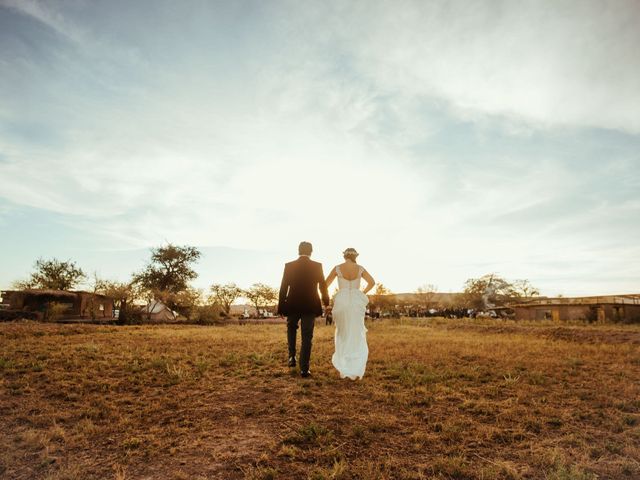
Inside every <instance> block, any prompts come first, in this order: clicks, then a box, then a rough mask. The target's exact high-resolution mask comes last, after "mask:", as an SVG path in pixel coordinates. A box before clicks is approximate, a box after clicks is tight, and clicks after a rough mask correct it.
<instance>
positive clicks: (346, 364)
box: [325, 248, 376, 380]
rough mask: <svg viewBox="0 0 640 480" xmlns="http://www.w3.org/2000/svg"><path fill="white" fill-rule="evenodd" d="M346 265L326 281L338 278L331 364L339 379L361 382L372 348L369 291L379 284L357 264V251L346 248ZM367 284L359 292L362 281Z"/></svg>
mask: <svg viewBox="0 0 640 480" xmlns="http://www.w3.org/2000/svg"><path fill="white" fill-rule="evenodd" d="M342 256H343V257H344V263H341V264H340V265H337V266H336V267H335V268H333V269H332V270H331V273H329V276H328V277H327V280H326V282H325V283H326V285H327V287H328V286H329V285H331V282H333V280H335V278H336V277H337V278H338V293H337V294H336V296H335V298H334V301H333V309H332V310H331V313H332V315H333V320H334V321H335V324H336V333H335V352H334V354H333V357H332V358H331V363H333V366H334V367H335V368H336V370H338V372H339V373H340V378H350V379H351V380H356V379H361V378H362V377H363V376H364V371H365V369H366V367H367V359H368V357H369V347H368V345H367V328H366V327H365V325H364V316H365V313H366V310H367V304H368V303H369V299H368V298H367V295H366V294H367V292H369V291H370V290H371V289H372V288H373V287H374V285H375V284H376V282H375V280H374V279H373V277H372V276H371V275H369V273H368V272H367V271H366V270H365V269H364V267H361V266H360V265H358V263H357V262H356V258H358V252H357V251H356V249H355V248H347V249H346V250H345V251H344V252H342ZM361 278H364V279H365V280H366V281H367V286H366V287H365V289H364V291H362V290H360V279H361Z"/></svg>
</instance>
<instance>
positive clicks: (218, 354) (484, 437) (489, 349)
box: [0, 319, 640, 480]
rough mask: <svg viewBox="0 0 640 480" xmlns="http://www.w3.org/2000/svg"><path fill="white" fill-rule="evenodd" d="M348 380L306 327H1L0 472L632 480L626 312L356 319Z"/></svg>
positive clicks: (638, 380)
mask: <svg viewBox="0 0 640 480" xmlns="http://www.w3.org/2000/svg"><path fill="white" fill-rule="evenodd" d="M368 327H369V333H368V339H369V347H370V356H369V364H368V370H367V374H366V376H365V378H364V379H363V380H362V381H360V382H351V381H349V380H340V379H339V378H338V377H337V374H336V372H335V370H333V368H332V366H331V362H330V358H331V353H332V351H333V337H332V335H333V328H332V327H326V326H324V325H318V326H317V327H316V334H315V338H314V347H313V355H312V364H311V369H312V372H313V373H314V377H313V378H312V379H301V378H300V377H298V376H297V375H294V374H293V373H292V372H291V371H290V370H289V369H288V368H287V367H286V366H285V362H286V335H285V327H284V326H283V325H244V326H237V325H236V326H231V325H230V326H218V327H195V326H140V327H111V326H108V327H107V326H85V325H82V326H81V325H50V324H38V323H7V324H3V325H0V477H1V478H7V479H39V478H42V479H52V480H53V479H57V480H61V479H78V480H80V479H94V478H95V479H119V480H123V479H165V478H167V479H208V478H221V479H236V478H248V479H279V478H283V479H289V478H291V479H293V478H301V479H305V478H309V479H355V478H361V479H404V478H406V479H422V478H425V479H426V478H439V479H503V478H504V479H518V478H535V479H550V480H575V479H581V480H582V479H595V478H612V479H633V478H635V479H637V478H640V326H615V325H607V326H604V325H602V326H559V325H554V324H539V325H533V324H527V325H522V324H515V323H512V322H507V323H504V322H502V321H487V320H484V321H471V320H467V321H459V320H455V321H454V320H442V319H433V320H429V321H426V320H425V321H416V320H408V319H405V320H399V321H389V320H385V321H379V322H375V323H370V324H368Z"/></svg>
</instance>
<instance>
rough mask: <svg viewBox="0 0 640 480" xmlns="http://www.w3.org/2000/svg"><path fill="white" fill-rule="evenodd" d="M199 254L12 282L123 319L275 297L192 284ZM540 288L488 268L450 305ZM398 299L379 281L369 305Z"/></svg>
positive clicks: (167, 252) (519, 295)
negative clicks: (101, 305) (96, 305)
mask: <svg viewBox="0 0 640 480" xmlns="http://www.w3.org/2000/svg"><path fill="white" fill-rule="evenodd" d="M200 257H201V252H200V251H199V250H198V249H197V248H196V247H192V246H179V245H174V244H171V243H169V244H167V245H163V246H160V247H156V248H152V249H151V258H150V259H149V261H148V262H147V264H146V265H145V266H144V268H142V270H140V271H138V272H134V273H133V274H132V275H131V279H130V280H129V281H128V282H121V281H114V280H107V279H102V278H99V276H98V275H97V274H96V273H94V274H93V275H92V277H91V278H88V276H87V275H86V274H85V272H84V271H83V270H82V269H81V268H80V267H78V265H77V264H76V263H75V262H73V261H72V260H67V261H60V260H58V259H55V258H54V259H52V260H44V259H42V258H40V259H38V260H37V261H36V262H35V265H34V271H33V272H32V273H31V275H30V277H29V278H28V279H27V280H24V281H18V282H15V283H14V286H15V287H16V288H19V289H29V288H38V289H54V290H71V289H73V288H76V287H77V286H78V285H80V284H81V283H86V284H88V285H90V288H91V291H93V293H97V294H103V295H106V296H108V297H110V298H112V299H113V301H114V307H115V308H116V309H118V310H119V315H120V317H119V318H120V320H121V321H122V322H125V323H126V322H135V321H137V320H140V318H139V316H140V315H141V313H140V310H138V309H135V308H133V303H134V302H135V301H138V300H142V301H146V302H150V301H153V300H159V301H161V302H163V303H164V304H165V305H167V306H168V307H169V308H170V309H172V310H174V311H176V312H178V313H179V314H180V315H182V316H183V317H186V318H188V319H189V320H192V321H196V322H201V323H209V322H213V321H216V320H217V319H219V318H220V317H225V316H227V317H228V316H229V315H230V311H231V305H232V304H233V303H234V302H235V301H236V300H238V299H239V298H246V299H247V300H248V301H249V303H250V304H251V305H252V306H253V307H254V308H255V309H256V311H258V312H259V311H261V310H264V309H266V308H267V307H269V306H272V305H274V304H275V303H276V302H277V300H278V291H277V290H276V289H275V288H273V287H271V286H269V285H266V284H264V283H254V284H253V285H252V286H250V287H249V288H246V289H243V288H241V287H239V286H238V285H236V284H235V283H226V284H220V283H214V284H212V285H211V286H210V287H209V289H208V291H207V292H205V291H204V290H202V289H196V288H194V287H193V286H192V285H191V282H192V281H193V280H195V279H196V278H197V277H198V274H197V272H196V271H195V270H194V265H195V264H196V263H197V262H198V260H199V259H200ZM413 293H415V294H418V295H416V296H415V300H416V301H417V303H418V304H419V305H417V306H418V307H420V308H426V309H429V308H431V307H432V306H433V305H434V304H435V303H436V302H434V300H435V298H436V297H437V294H438V288H437V287H436V286H435V285H433V284H425V285H422V286H420V287H418V288H417V289H416V290H415V292H413ZM539 293H540V292H539V290H538V289H537V288H536V287H534V286H533V285H531V283H530V282H529V281H528V280H514V281H508V280H506V279H504V278H502V277H500V276H499V275H497V274H495V273H490V274H486V275H483V276H481V277H479V278H470V279H468V280H467V281H466V282H465V284H464V289H463V291H462V293H459V294H450V299H449V303H450V305H448V306H450V307H451V308H469V309H475V310H482V309H485V308H486V306H487V304H493V305H496V306H501V305H505V304H508V303H513V302H514V301H517V300H519V299H524V298H531V297H534V296H537V295H539ZM396 303H397V300H396V299H395V298H394V294H393V293H392V292H391V291H390V290H389V289H388V288H387V287H385V286H384V285H383V284H382V283H379V284H378V285H377V286H376V289H375V291H374V293H373V295H372V296H371V301H370V308H373V309H378V310H383V309H390V308H393V307H395V306H396ZM405 303H406V302H405ZM414 303H415V301H414Z"/></svg>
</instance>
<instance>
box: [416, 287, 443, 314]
mask: <svg viewBox="0 0 640 480" xmlns="http://www.w3.org/2000/svg"><path fill="white" fill-rule="evenodd" d="M436 293H438V287H436V286H435V285H433V284H432V283H425V284H424V285H421V286H420V287H418V288H417V289H416V294H417V295H418V297H419V302H420V304H422V306H424V307H425V308H430V307H431V303H432V302H433V299H434V297H435V296H436Z"/></svg>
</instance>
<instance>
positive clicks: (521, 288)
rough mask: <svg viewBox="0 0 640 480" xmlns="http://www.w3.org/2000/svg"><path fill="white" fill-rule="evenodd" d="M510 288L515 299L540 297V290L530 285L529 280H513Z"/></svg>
mask: <svg viewBox="0 0 640 480" xmlns="http://www.w3.org/2000/svg"><path fill="white" fill-rule="evenodd" d="M512 286H513V292H514V294H515V295H516V296H517V297H521V298H530V297H537V296H538V295H540V290H538V289H537V288H536V287H534V286H533V285H531V283H530V282H529V280H525V279H523V280H515V281H514V282H513V285H512Z"/></svg>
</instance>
